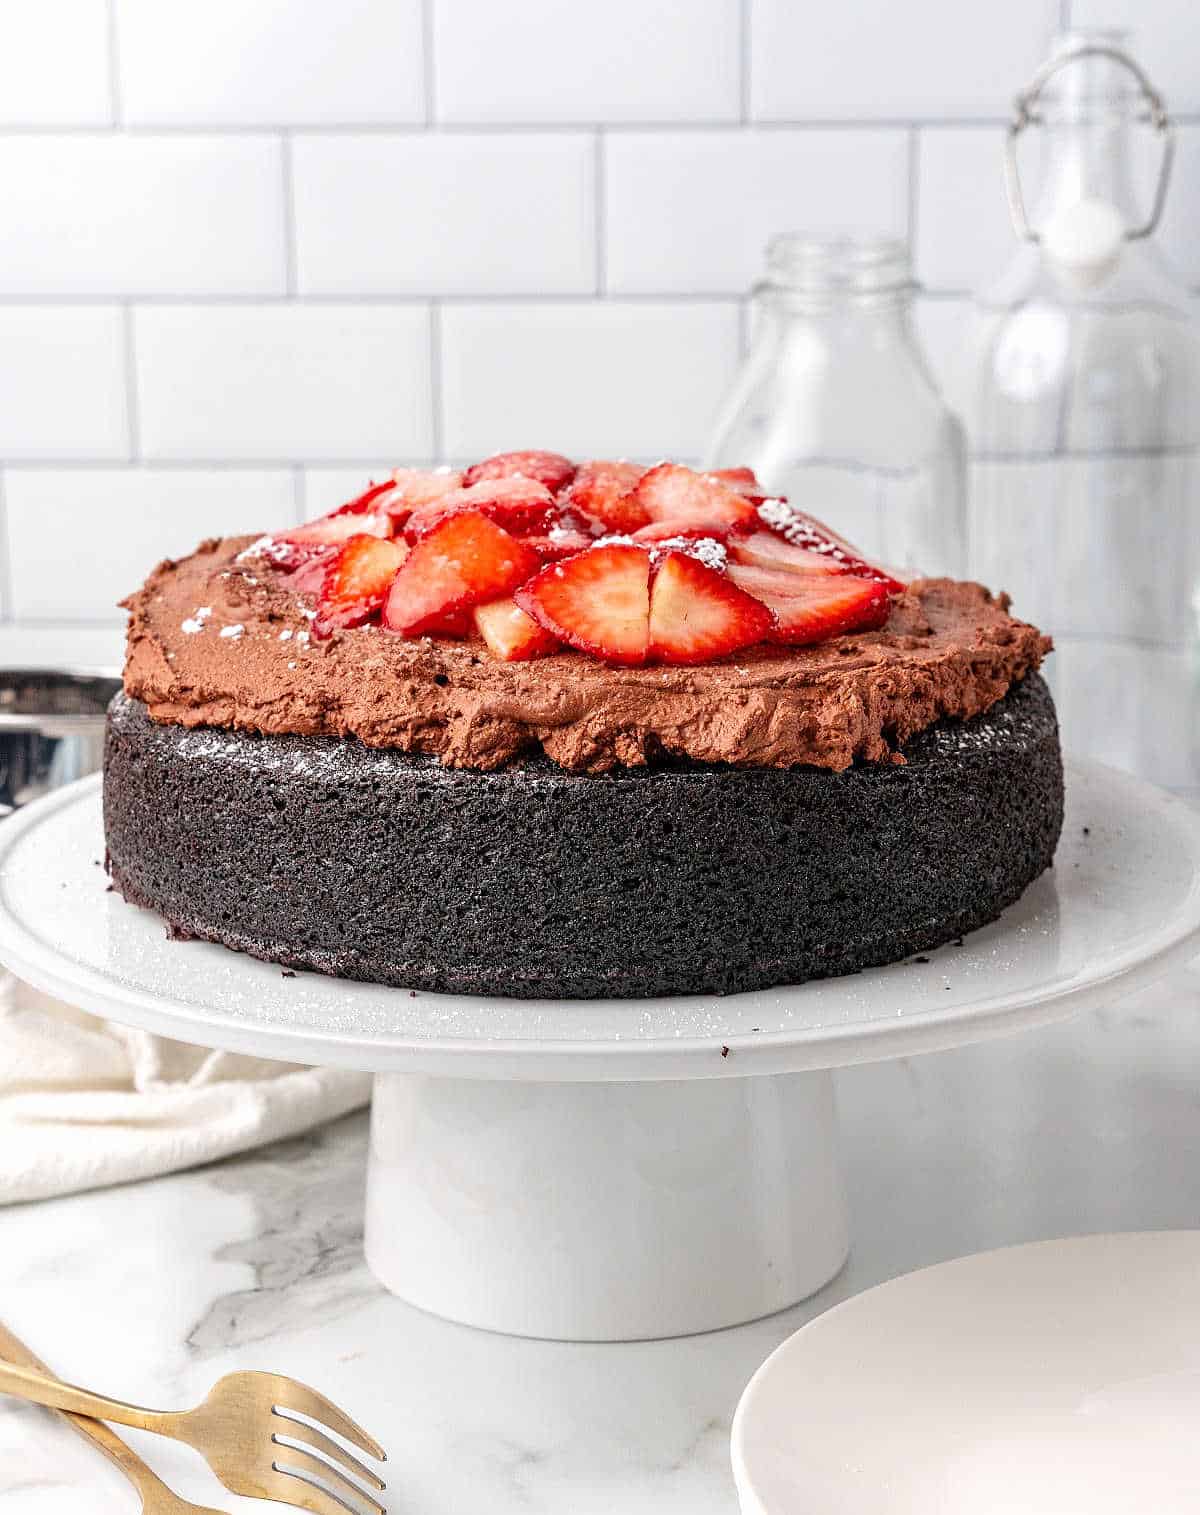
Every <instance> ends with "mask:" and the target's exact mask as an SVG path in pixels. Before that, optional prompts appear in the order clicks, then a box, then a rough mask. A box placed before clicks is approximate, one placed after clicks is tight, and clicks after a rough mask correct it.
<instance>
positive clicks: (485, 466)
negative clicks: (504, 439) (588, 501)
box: [463, 449, 575, 494]
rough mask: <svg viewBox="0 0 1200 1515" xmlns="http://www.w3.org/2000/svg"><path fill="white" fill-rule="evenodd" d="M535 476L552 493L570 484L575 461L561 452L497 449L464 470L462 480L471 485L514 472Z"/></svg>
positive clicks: (529, 476)
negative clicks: (497, 450) (489, 455)
mask: <svg viewBox="0 0 1200 1515" xmlns="http://www.w3.org/2000/svg"><path fill="white" fill-rule="evenodd" d="M518 475H519V476H520V477H521V478H525V479H535V480H536V481H537V482H538V483H539V484H544V485H545V486H546V488H547V489H548V490H550V492H551V493H552V494H557V493H558V491H559V490H560V489H562V488H563V487H564V486H565V485H567V484H569V483H570V482H571V480H572V479H573V478H574V476H575V465H574V463H572V462H571V460H570V458H564V457H563V455H562V453H561V452H541V451H538V450H536V449H535V450H532V451H528V452H498V453H496V454H495V455H494V456H493V457H490V458H484V460H483V462H482V463H475V464H474V465H473V466H472V467H470V468H468V469H467V471H466V473H465V474H463V484H464V486H465V487H466V488H468V489H469V488H470V486H471V485H472V484H478V483H480V482H481V481H482V480H483V479H508V478H513V477H515V476H518Z"/></svg>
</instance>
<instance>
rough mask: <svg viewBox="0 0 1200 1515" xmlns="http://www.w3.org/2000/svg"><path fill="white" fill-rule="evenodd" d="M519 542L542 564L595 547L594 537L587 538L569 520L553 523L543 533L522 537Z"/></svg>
mask: <svg viewBox="0 0 1200 1515" xmlns="http://www.w3.org/2000/svg"><path fill="white" fill-rule="evenodd" d="M521 541H522V542H524V543H525V545H526V546H527V547H532V548H533V550H534V552H536V553H537V555H538V557H539V558H541V560H542V562H543V563H557V562H558V561H559V560H560V559H561V558H573V557H574V556H575V554H576V553H577V552H586V551H587V549H588V548H589V547H592V546H594V545H595V541H596V539H595V537H591V536H588V534H587V533H586V532H585V531H581V530H580V529H579V527H578V526H575V525H573V524H572V523H571V522H570V520H561V521H555V522H554V523H553V524H552V525H550V526H548V527H547V528H546V529H545V530H544V531H540V532H537V533H535V534H533V535H528V536H526V535H522V537H521Z"/></svg>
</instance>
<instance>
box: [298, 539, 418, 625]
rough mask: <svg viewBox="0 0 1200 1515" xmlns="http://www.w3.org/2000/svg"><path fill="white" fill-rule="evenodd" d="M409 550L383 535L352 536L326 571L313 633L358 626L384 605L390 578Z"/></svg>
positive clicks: (394, 575) (398, 570)
mask: <svg viewBox="0 0 1200 1515" xmlns="http://www.w3.org/2000/svg"><path fill="white" fill-rule="evenodd" d="M407 556H408V549H407V548H406V547H405V546H404V544H403V542H391V541H388V540H386V539H385V538H382V537H370V536H357V537H351V538H350V539H349V541H347V542H344V543H343V544H342V546H341V547H339V548H338V550H337V553H336V555H335V556H334V558H333V561H332V562H331V563H330V564H329V566H328V567H327V568H326V570H325V577H324V582H323V583H322V585H321V592H320V594H319V595H318V597H317V614H316V618H315V619H314V621H313V623H312V629H313V635H314V636H316V637H327V636H330V635H332V633H333V632H334V631H336V630H337V629H338V628H339V627H347V626H361V625H363V624H364V622H366V621H369V620H370V619H371V617H372V616H373V615H375V613H376V612H377V611H379V610H382V608H383V602H384V599H385V597H386V595H387V592H388V590H389V589H390V588H391V587H392V580H393V579H394V578H395V577H396V575H397V574H398V573H399V572H400V569H401V567H402V565H403V563H404V560H405V558H406V557H407Z"/></svg>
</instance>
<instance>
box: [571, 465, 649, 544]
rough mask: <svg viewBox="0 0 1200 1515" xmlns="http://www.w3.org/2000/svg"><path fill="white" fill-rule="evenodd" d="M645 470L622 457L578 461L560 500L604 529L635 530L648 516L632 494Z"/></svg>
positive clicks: (617, 531) (614, 530)
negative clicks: (567, 487) (620, 459)
mask: <svg viewBox="0 0 1200 1515" xmlns="http://www.w3.org/2000/svg"><path fill="white" fill-rule="evenodd" d="M645 472H646V470H645V469H644V468H642V467H640V466H639V465H638V464H637V463H626V462H624V461H623V460H622V461H619V462H605V461H596V462H591V463H581V464H580V465H579V470H578V472H577V473H576V475H575V477H574V479H573V480H572V482H571V487H570V488H569V489H568V490H567V491H566V493H565V494H564V496H563V503H564V504H565V505H570V506H571V507H572V508H573V509H575V510H580V511H582V512H583V514H584V515H585V516H587V517H589V518H590V519H591V520H593V521H595V522H596V524H597V526H598V527H602V528H603V530H604V531H605V532H615V533H618V534H621V533H625V532H631V531H636V530H637V529H638V527H639V526H645V524H646V523H647V521H649V519H650V516H649V514H648V512H647V510H646V507H645V506H644V505H643V504H642V502H641V501H640V500H639V499H638V498H637V496H636V495H635V494H634V493H633V491H634V490H635V489H636V488H637V485H638V482H639V480H640V479H641V478H642V475H643V474H644V473H645Z"/></svg>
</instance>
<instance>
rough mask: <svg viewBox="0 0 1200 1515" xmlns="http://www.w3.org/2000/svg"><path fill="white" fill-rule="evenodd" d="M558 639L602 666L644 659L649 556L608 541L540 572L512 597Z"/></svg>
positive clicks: (647, 625) (638, 548) (629, 547)
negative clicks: (600, 662) (604, 663)
mask: <svg viewBox="0 0 1200 1515" xmlns="http://www.w3.org/2000/svg"><path fill="white" fill-rule="evenodd" d="M513 598H514V599H515V600H516V602H517V604H518V605H519V606H520V607H521V609H522V610H524V611H525V612H526V613H527V614H529V615H531V616H532V617H533V619H534V620H535V621H537V622H538V624H539V625H541V626H544V627H545V629H546V630H547V631H549V632H551V633H552V634H553V635H554V636H556V637H557V638H558V639H559V641H561V642H567V643H569V644H570V645H571V646H572V647H577V648H578V649H579V651H580V652H588V653H591V655H592V656H593V657H596V658H600V659H601V660H602V661H604V662H606V663H618V664H624V665H627V666H630V667H636V666H637V665H638V664H640V663H644V662H645V661H646V655H647V652H648V650H649V641H650V637H649V624H650V554H649V553H648V552H646V550H645V549H644V548H642V547H632V546H627V545H625V544H624V543H616V542H614V543H611V544H610V545H609V546H607V547H592V548H589V550H588V551H587V552H581V553H580V554H579V555H578V557H574V558H567V559H566V561H565V562H562V563H552V564H551V565H550V566H549V567H548V568H543V569H542V571H541V573H539V574H538V576H537V577H536V578H535V579H531V580H530V582H529V583H528V584H524V585H522V587H521V588H520V589H518V590H517V592H516V594H515V595H514V596H513Z"/></svg>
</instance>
